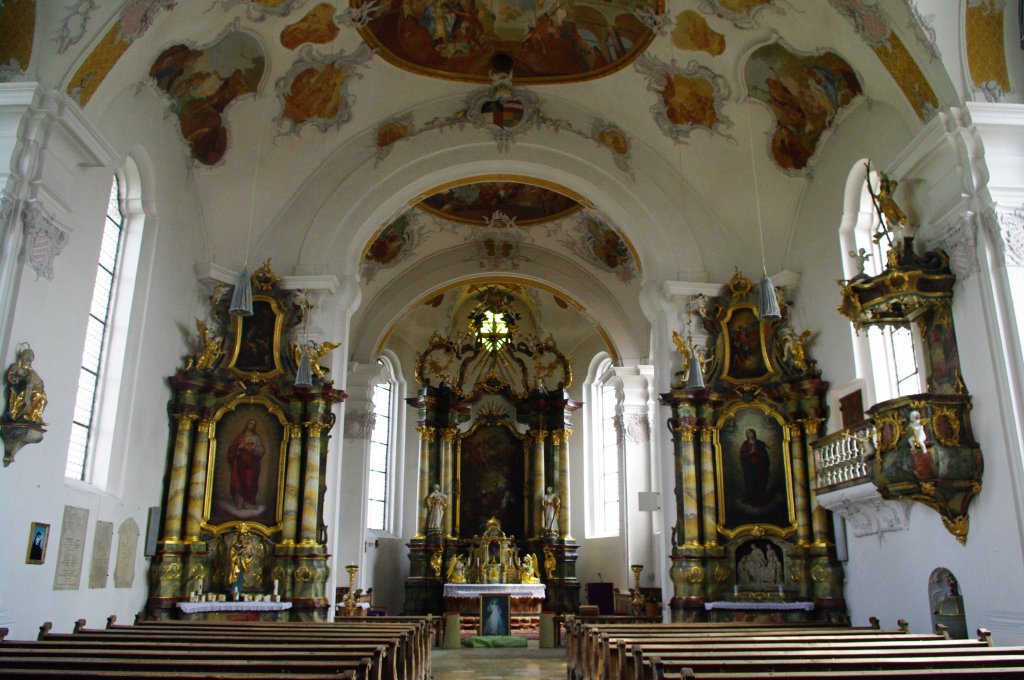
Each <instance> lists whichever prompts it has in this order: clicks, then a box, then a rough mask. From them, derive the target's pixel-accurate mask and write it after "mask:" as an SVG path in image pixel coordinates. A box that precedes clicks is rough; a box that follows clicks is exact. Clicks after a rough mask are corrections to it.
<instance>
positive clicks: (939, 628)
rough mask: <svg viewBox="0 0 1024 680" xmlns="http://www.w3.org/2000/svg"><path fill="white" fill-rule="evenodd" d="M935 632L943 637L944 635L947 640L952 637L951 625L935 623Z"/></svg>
mask: <svg viewBox="0 0 1024 680" xmlns="http://www.w3.org/2000/svg"><path fill="white" fill-rule="evenodd" d="M935 634H936V635H941V636H942V637H944V638H946V639H947V640H949V639H950V637H949V626H947V625H946V624H944V623H936V624H935Z"/></svg>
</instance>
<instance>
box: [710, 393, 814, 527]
mask: <svg viewBox="0 0 1024 680" xmlns="http://www.w3.org/2000/svg"><path fill="white" fill-rule="evenodd" d="M730 421H732V422H733V423H734V425H733V426H732V427H730V426H729V423H730ZM759 428H760V429H759ZM775 428H777V432H772V430H774V429H775ZM748 429H753V430H754V431H755V437H757V438H758V439H759V438H760V437H761V436H764V433H765V432H766V431H768V432H769V438H770V439H771V442H770V443H771V444H775V445H776V446H777V450H778V454H777V455H776V456H775V457H774V458H772V459H771V460H774V461H776V462H781V463H782V466H781V478H780V477H779V475H777V474H772V472H771V471H769V478H768V479H767V480H766V481H765V492H767V491H769V490H774V491H775V492H782V493H783V494H784V498H782V499H779V498H776V497H773V498H772V499H771V501H770V505H767V503H768V502H766V505H767V507H768V508H774V512H773V513H772V514H775V515H776V517H775V519H779V518H781V517H782V515H783V514H784V515H785V520H784V522H779V521H775V522H772V521H767V520H770V519H771V518H770V517H766V518H765V520H766V521H756V517H755V515H756V514H757V512H756V511H749V512H746V513H739V512H736V509H737V507H742V506H740V503H743V502H744V501H742V500H737V499H736V495H737V493H738V490H737V488H736V486H737V485H736V483H737V482H738V481H739V480H740V478H744V477H745V475H744V474H743V473H742V463H741V462H739V461H738V459H739V451H738V449H737V455H736V456H735V458H736V460H735V461H734V460H733V459H727V458H726V453H725V452H724V451H723V449H724V448H725V447H726V446H729V447H730V453H731V450H732V449H736V448H737V447H736V444H737V443H741V444H742V440H743V439H744V438H745V436H746V435H745V433H746V430H748ZM741 431H742V433H740V432H741ZM714 447H715V475H716V477H717V479H716V481H717V486H718V490H717V498H718V532H719V533H721V534H722V535H723V536H725V537H726V538H728V539H732V538H735V537H736V536H739V535H741V534H747V533H749V534H752V535H755V536H756V535H764V534H773V535H776V536H781V537H783V538H785V537H788V536H792V535H793V534H794V533H796V530H797V524H796V509H795V503H794V498H793V471H792V464H791V460H790V456H791V448H790V432H789V424H788V423H787V421H786V419H785V417H784V416H783V415H782V414H781V413H779V412H778V411H777V410H775V409H774V408H772V406H770V405H769V404H767V403H764V402H762V401H758V400H754V401H751V402H745V401H736V402H733V403H732V404H730V405H728V406H727V407H726V408H724V409H723V411H722V414H721V415H720V416H719V418H718V422H717V423H716V425H715V429H714ZM769 455H771V454H769ZM727 469H728V470H727ZM738 470H740V471H741V472H740V473H739V474H737V471H738ZM744 491H745V493H747V492H748V490H746V489H745V490H744ZM730 508H732V511H730ZM782 510H784V513H783V512H782ZM730 514H731V515H732V516H730ZM766 514H767V513H766Z"/></svg>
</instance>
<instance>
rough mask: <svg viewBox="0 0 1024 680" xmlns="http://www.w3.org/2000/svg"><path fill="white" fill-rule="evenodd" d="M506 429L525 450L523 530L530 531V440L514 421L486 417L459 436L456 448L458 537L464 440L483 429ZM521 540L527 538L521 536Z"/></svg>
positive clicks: (454, 507)
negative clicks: (497, 427)
mask: <svg viewBox="0 0 1024 680" xmlns="http://www.w3.org/2000/svg"><path fill="white" fill-rule="evenodd" d="M484 426H487V427H494V426H499V427H504V428H506V429H508V431H509V432H511V433H512V436H513V437H515V438H516V439H518V440H519V443H520V445H521V446H522V449H523V494H524V497H523V530H524V532H528V531H529V527H530V503H529V499H528V498H527V497H526V495H527V494H528V493H529V484H530V441H529V438H528V437H527V436H526V435H524V434H521V433H520V432H519V431H518V430H517V429H516V426H515V424H514V423H512V421H510V420H508V419H507V418H500V419H497V420H491V419H489V418H487V417H486V416H483V417H479V418H477V419H476V420H475V421H474V422H473V425H472V426H471V427H470V428H469V429H468V430H466V431H465V432H460V433H459V434H458V438H457V443H456V448H455V470H454V471H453V486H454V489H453V494H452V495H453V496H455V498H454V502H453V503H452V512H454V513H455V514H454V515H453V516H452V533H453V534H454V535H455V536H456V537H461V536H462V519H461V518H462V442H463V440H464V439H467V438H468V437H470V436H472V435H473V433H474V432H476V431H477V430H478V429H480V428H481V427H484ZM520 538H525V535H524V536H521V537H520Z"/></svg>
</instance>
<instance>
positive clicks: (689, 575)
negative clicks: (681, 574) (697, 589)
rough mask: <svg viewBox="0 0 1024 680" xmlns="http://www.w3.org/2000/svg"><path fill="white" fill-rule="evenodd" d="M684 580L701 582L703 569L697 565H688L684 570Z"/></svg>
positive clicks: (702, 580)
mask: <svg viewBox="0 0 1024 680" xmlns="http://www.w3.org/2000/svg"><path fill="white" fill-rule="evenodd" d="M686 581H687V582H688V583H703V582H704V569H703V568H702V567H698V566H697V565H694V566H692V567H690V568H689V569H688V570H687V572H686Z"/></svg>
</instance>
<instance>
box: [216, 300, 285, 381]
mask: <svg viewBox="0 0 1024 680" xmlns="http://www.w3.org/2000/svg"><path fill="white" fill-rule="evenodd" d="M234 318H235V346H234V350H233V352H232V355H231V361H230V363H229V364H228V369H230V370H231V371H233V372H235V373H238V374H240V375H244V376H251V375H253V374H256V375H257V376H258V377H259V378H262V379H267V378H272V377H274V376H276V375H280V374H281V373H282V368H281V327H282V325H283V324H284V310H283V309H282V308H281V305H280V304H278V302H277V301H276V300H274V299H273V298H269V297H267V296H265V295H254V296H253V298H252V314H251V315H249V316H235V317H234Z"/></svg>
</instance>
